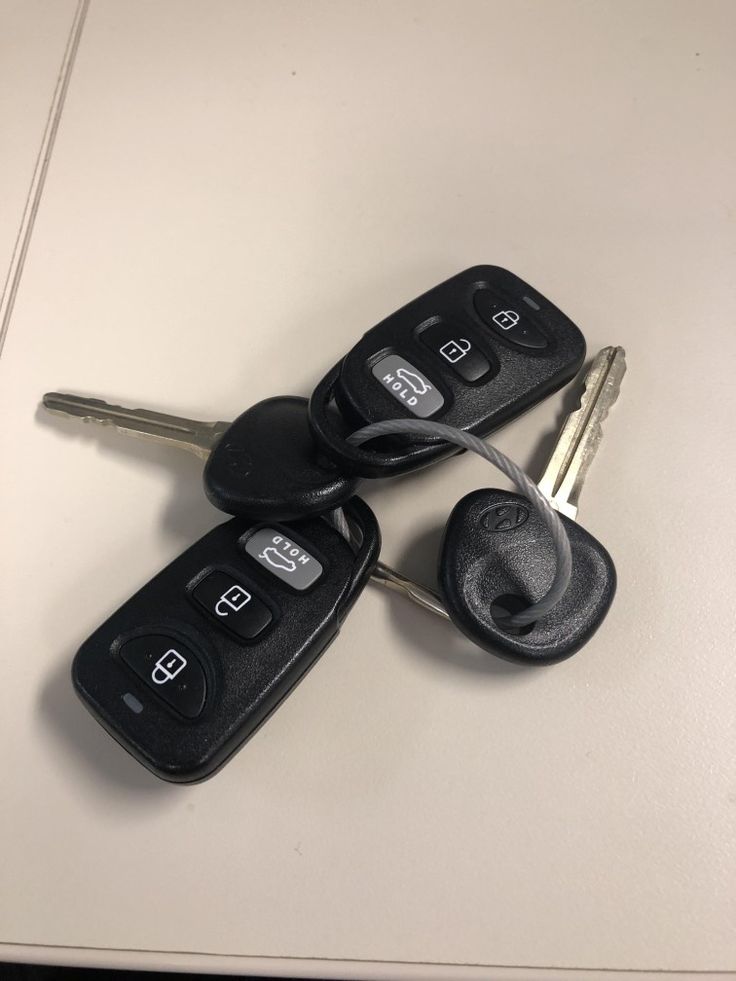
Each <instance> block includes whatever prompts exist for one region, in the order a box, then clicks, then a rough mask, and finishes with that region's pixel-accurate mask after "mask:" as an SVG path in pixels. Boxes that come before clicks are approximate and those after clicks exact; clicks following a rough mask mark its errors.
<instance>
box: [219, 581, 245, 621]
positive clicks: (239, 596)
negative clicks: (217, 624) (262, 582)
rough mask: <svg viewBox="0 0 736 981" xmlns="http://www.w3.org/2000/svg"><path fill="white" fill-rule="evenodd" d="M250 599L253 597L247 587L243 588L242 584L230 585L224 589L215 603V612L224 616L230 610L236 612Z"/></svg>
mask: <svg viewBox="0 0 736 981" xmlns="http://www.w3.org/2000/svg"><path fill="white" fill-rule="evenodd" d="M252 599H253V597H252V596H251V595H250V593H249V592H248V590H247V589H243V587H242V586H231V587H230V588H229V589H226V590H225V592H224V593H223V594H222V596H221V597H220V598H219V600H218V601H217V603H216V604H215V613H216V614H217V615H218V617H226V616H227V615H228V613H230V612H231V611H233V612H235V613H237V612H238V610H242V609H243V607H244V606H245V604H246V603H250V601H251V600H252Z"/></svg>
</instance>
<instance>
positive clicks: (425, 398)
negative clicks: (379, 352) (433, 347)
mask: <svg viewBox="0 0 736 981" xmlns="http://www.w3.org/2000/svg"><path fill="white" fill-rule="evenodd" d="M373 375H374V376H375V377H376V378H377V379H378V381H379V382H380V383H381V384H382V385H383V387H384V388H385V389H386V391H387V392H390V393H391V395H393V397H394V398H395V399H396V401H397V402H398V403H399V404H400V405H405V406H406V407H407V409H408V410H409V411H410V412H411V413H413V414H414V415H415V416H419V418H420V419H426V418H427V417H428V416H431V415H433V414H434V413H435V412H437V410H438V409H441V408H442V406H443V405H444V404H445V400H444V399H443V398H442V396H441V395H440V393H439V392H438V391H437V389H436V388H435V386H434V385H433V384H432V383H431V382H430V380H429V379H428V378H427V376H426V375H423V374H422V373H421V371H418V370H417V369H416V368H415V367H414V365H413V364H410V363H409V362H408V361H407V360H406V359H405V358H402V357H400V356H399V355H398V354H388V355H386V357H385V358H381V360H380V361H379V362H378V363H377V364H375V365H374V366H373Z"/></svg>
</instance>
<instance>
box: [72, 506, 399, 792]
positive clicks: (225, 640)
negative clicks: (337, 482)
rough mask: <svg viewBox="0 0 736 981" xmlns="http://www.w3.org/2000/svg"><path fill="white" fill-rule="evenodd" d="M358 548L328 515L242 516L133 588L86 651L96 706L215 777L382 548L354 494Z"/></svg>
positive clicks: (169, 758)
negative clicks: (283, 519) (281, 519)
mask: <svg viewBox="0 0 736 981" xmlns="http://www.w3.org/2000/svg"><path fill="white" fill-rule="evenodd" d="M345 513H346V516H347V517H348V519H349V520H350V521H351V522H352V523H353V524H354V525H355V526H357V528H358V530H359V533H360V536H361V541H360V545H359V546H357V547H356V549H353V548H352V547H351V545H349V544H348V542H347V541H346V540H345V539H344V538H343V537H342V535H340V534H339V532H338V531H336V529H335V528H334V527H333V526H332V525H331V524H329V523H328V521H327V520H325V519H324V518H319V517H314V518H308V519H305V520H302V521H297V522H294V523H293V524H289V525H282V524H269V525H264V524H258V523H253V522H251V521H248V520H247V519H244V518H234V519H232V520H231V521H228V522H226V523H225V524H222V525H220V526H219V527H217V528H215V529H214V530H213V531H211V532H209V534H207V535H205V536H204V538H202V539H200V540H199V541H198V542H197V543H196V544H194V545H192V546H191V548H188V549H187V550H186V552H184V553H183V554H182V555H180V556H179V558H177V559H175V560H174V561H173V562H172V563H171V564H170V565H169V566H167V567H166V568H165V569H164V570H163V571H162V572H160V573H159V574H158V575H157V576H155V577H154V578H153V579H152V580H151V581H150V582H149V583H148V584H147V585H145V586H144V587H143V588H142V589H141V590H139V592H137V593H136V594H135V596H133V597H132V599H130V600H128V602H127V603H125V604H124V605H123V606H122V607H120V609H119V610H118V611H117V612H116V613H114V614H113V615H112V616H111V617H110V618H109V619H108V620H107V621H106V622H105V623H103V624H102V626H101V627H99V628H98V629H97V630H96V631H95V632H94V634H92V636H91V637H90V638H89V639H88V640H87V641H85V643H84V644H83V645H82V647H81V648H80V650H79V651H78V653H77V655H76V657H75V659H74V664H73V667H72V678H73V681H74V686H75V688H76V690H77V692H78V694H79V695H80V697H81V698H82V700H83V702H84V703H85V705H86V706H87V708H88V709H89V710H90V711H91V712H92V713H93V715H95V716H96V718H97V719H98V721H99V722H101V723H102V725H103V726H104V727H105V728H106V729H107V730H108V732H109V733H110V734H111V735H112V736H114V738H115V739H117V740H118V742H119V743H121V745H122V746H123V747H124V748H125V749H127V750H128V752H130V753H131V754H132V755H133V756H134V757H135V758H136V759H137V760H139V761H140V762H141V763H143V765H144V766H146V767H148V769H149V770H151V771H152V772H153V773H155V774H156V775H157V776H159V777H162V778H163V779H164V780H171V781H177V782H182V783H190V782H193V781H196V780H201V779H203V778H205V777H208V776H210V775H211V774H212V773H213V772H214V771H215V770H216V769H217V768H218V767H219V766H221V765H222V764H223V763H224V762H225V761H226V760H227V759H228V757H229V756H230V755H231V754H232V753H233V752H235V750H236V749H238V747H239V746H240V745H241V744H242V743H243V741H244V740H245V739H247V738H248V736H249V735H250V734H251V733H252V732H253V731H254V730H255V729H256V728H257V727H258V726H259V725H260V724H261V723H262V722H263V721H264V719H266V718H267V716H268V715H269V714H270V713H271V712H272V711H273V710H274V708H276V706H277V705H278V704H279V702H280V701H281V700H282V699H283V698H284V697H285V696H286V695H287V694H288V693H289V692H290V691H291V689H292V688H293V687H294V686H295V685H296V683H297V682H298V681H299V679H300V678H301V677H302V675H303V674H304V673H305V672H306V671H307V669H308V668H309V667H310V666H311V665H312V664H313V663H314V661H315V660H316V659H317V657H319V655H320V654H321V653H322V651H324V650H325V648H326V647H327V646H328V645H329V644H330V643H331V641H332V640H333V639H334V638H335V636H336V635H337V632H338V630H339V628H340V626H341V624H342V621H343V620H344V619H345V617H346V616H347V614H348V612H349V611H350V609H351V608H352V605H353V603H354V602H355V600H356V599H357V597H358V596H359V595H360V593H361V591H362V590H363V587H364V586H365V584H366V582H367V581H368V577H369V576H370V574H371V572H372V570H373V569H374V567H375V564H376V562H377V560H378V554H379V551H380V533H379V529H378V524H377V522H376V519H375V517H374V515H373V513H372V511H371V510H370V508H369V507H368V506H367V505H366V504H365V503H364V502H363V501H362V500H360V498H357V497H354V498H352V499H351V500H350V501H349V502H348V504H347V505H346V506H345Z"/></svg>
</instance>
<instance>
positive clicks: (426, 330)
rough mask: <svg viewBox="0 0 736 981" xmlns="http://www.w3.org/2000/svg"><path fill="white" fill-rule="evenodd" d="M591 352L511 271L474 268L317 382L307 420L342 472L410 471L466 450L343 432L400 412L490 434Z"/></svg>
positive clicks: (384, 325) (387, 323) (370, 335)
mask: <svg viewBox="0 0 736 981" xmlns="http://www.w3.org/2000/svg"><path fill="white" fill-rule="evenodd" d="M584 357H585V340H584V338H583V335H582V334H581V332H580V330H579V329H578V328H577V327H576V326H575V325H574V324H573V323H572V321H571V320H569V319H568V317H566V316H565V315H564V314H563V313H562V312H561V311H560V310H558V309H557V307H555V306H554V305H553V304H552V303H550V302H549V300H547V299H546V298H545V297H544V296H542V295H541V294H540V293H539V292H537V291H536V290H535V289H533V288H532V287H531V286H529V285H528V284H527V283H525V282H523V281H522V280H521V279H519V278H518V277H517V276H515V275H514V274H513V273H510V272H508V271H507V270H505V269H500V268H499V267H497V266H474V267H473V268H471V269H466V270H465V271H464V272H462V273H459V274H458V275H456V276H453V277H452V279H449V280H447V282H444V283H442V284H440V285H439V286H436V287H434V289H431V290H429V292H427V293H425V294H424V295H423V296H420V297H419V298H418V299H416V300H413V301H412V302H411V303H409V304H407V305H406V306H404V307H402V309H401V310H399V311H398V312H397V313H394V314H392V315H391V316H390V317H387V318H386V319H385V320H383V321H382V322H381V323H379V324H378V325H377V326H376V327H373V328H372V329H371V330H369V331H368V332H367V333H366V334H365V335H364V336H363V337H362V338H361V339H360V340H359V341H358V343H357V344H356V345H355V347H354V348H353V349H352V350H351V351H350V352H349V353H348V354H347V355H346V357H345V358H344V359H343V360H342V361H341V362H340V363H339V364H337V365H335V367H333V368H332V370H331V371H329V372H328V373H327V375H326V376H325V377H324V378H323V379H322V381H321V382H320V383H319V384H318V385H317V387H316V389H315V390H314V393H313V394H312V397H311V399H310V403H309V412H310V422H311V425H312V429H313V432H314V434H315V436H316V438H317V441H318V442H319V444H320V446H321V447H322V448H323V449H324V451H325V452H326V453H327V454H328V455H329V456H330V457H331V458H332V459H333V460H335V461H336V462H337V463H338V465H339V467H340V469H341V470H343V471H345V472H347V473H351V474H355V475H358V476H361V477H387V476H391V475H394V474H400V473H408V472H409V471H411V470H416V469H418V468H419V467H423V466H426V465H428V464H429V463H432V462H434V461H436V460H440V459H443V458H445V457H447V456H450V455H452V454H455V453H458V452H459V450H458V448H457V447H456V446H453V445H450V444H448V443H447V442H444V441H441V440H438V439H437V438H435V439H427V438H425V439H418V438H416V437H415V438H414V439H410V438H409V437H397V436H393V437H391V436H389V437H384V438H383V439H381V440H376V441H375V442H374V443H372V444H371V446H370V447H363V446H354V445H351V444H350V443H348V442H347V441H346V437H347V436H348V435H349V434H350V433H351V432H352V431H354V430H356V429H359V428H361V427H362V426H365V425H368V424H370V423H374V422H379V421H383V420H387V419H393V418H397V417H399V418H407V419H411V418H419V419H430V418H431V419H432V420H434V421H436V422H441V423H444V424H446V425H449V426H454V427H455V428H457V429H462V430H467V431H469V432H472V433H474V434H475V435H477V436H487V435H488V434H489V433H491V432H492V431H493V430H495V429H498V428H499V427H500V426H502V425H504V424H505V423H507V422H509V421H510V420H511V419H513V418H515V417H516V416H518V415H520V414H521V413H522V412H524V411H526V410H527V409H529V408H531V406H533V405H535V404H536V403H537V402H539V401H541V400H542V399H543V398H545V397H546V396H548V395H550V394H552V393H553V392H555V391H556V390H557V389H559V388H561V387H562V386H563V385H564V384H565V383H566V382H568V381H569V380H570V379H571V378H573V377H574V376H575V375H576V374H577V372H578V370H579V368H580V366H581V365H582V363H583V359H584ZM333 399H334V401H335V403H336V405H337V408H338V409H339V412H340V415H338V414H337V413H335V412H334V411H331V410H330V407H331V403H332V400H333Z"/></svg>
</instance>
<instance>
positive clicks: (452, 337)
mask: <svg viewBox="0 0 736 981" xmlns="http://www.w3.org/2000/svg"><path fill="white" fill-rule="evenodd" d="M419 338H420V340H421V341H422V342H423V343H424V344H426V345H427V347H428V348H429V349H430V350H431V351H434V353H435V354H436V355H437V356H438V357H439V359H440V360H441V361H442V362H443V363H444V364H445V365H449V366H450V367H451V368H452V370H453V371H454V372H455V374H457V375H459V376H460V377H461V378H462V379H463V380H464V381H466V382H477V381H480V380H481V378H485V377H486V375H488V373H489V372H490V370H491V366H490V363H489V362H488V359H487V358H486V356H485V355H484V354H483V353H482V351H481V349H480V345H479V344H478V341H477V338H476V337H475V335H474V334H473V333H472V332H471V331H469V330H468V329H467V328H465V327H453V326H452V324H445V323H442V322H440V323H435V324H430V326H429V327H426V328H425V329H424V330H423V331H422V332H421V333H420V335H419Z"/></svg>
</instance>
